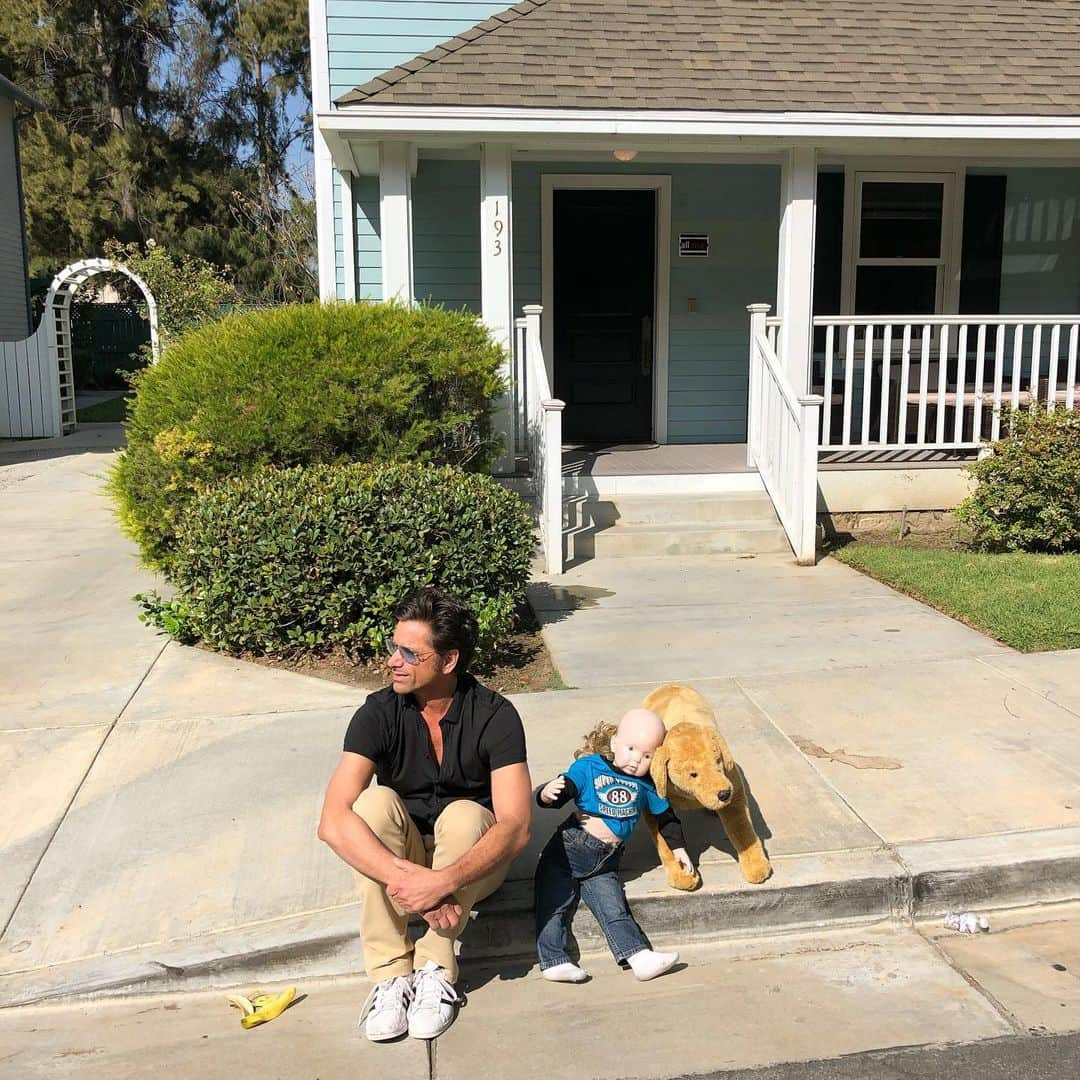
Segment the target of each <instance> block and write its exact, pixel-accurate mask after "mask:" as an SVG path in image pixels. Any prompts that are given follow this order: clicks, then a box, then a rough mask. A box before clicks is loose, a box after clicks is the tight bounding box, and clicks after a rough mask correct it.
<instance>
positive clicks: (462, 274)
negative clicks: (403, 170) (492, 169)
mask: <svg viewBox="0 0 1080 1080" xmlns="http://www.w3.org/2000/svg"><path fill="white" fill-rule="evenodd" d="M412 191H413V273H414V276H415V288H416V299H417V300H422V301H424V302H425V303H432V304H441V305H443V306H444V307H448V308H467V309H468V310H470V311H474V312H476V313H477V314H479V313H480V163H479V162H477V161H425V160H423V159H421V161H420V165H419V168H418V169H417V172H416V178H415V179H414V180H413V187H412Z"/></svg>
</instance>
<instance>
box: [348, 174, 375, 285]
mask: <svg viewBox="0 0 1080 1080" xmlns="http://www.w3.org/2000/svg"><path fill="white" fill-rule="evenodd" d="M352 188H353V201H354V202H355V204H356V215H355V218H356V299H357V300H381V299H382V248H381V244H380V240H379V178H378V177H377V176H354V177H353V182H352Z"/></svg>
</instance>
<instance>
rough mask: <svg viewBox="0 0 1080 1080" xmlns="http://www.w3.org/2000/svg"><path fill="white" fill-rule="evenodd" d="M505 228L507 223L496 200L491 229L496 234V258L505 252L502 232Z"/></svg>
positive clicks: (494, 250) (494, 251)
mask: <svg viewBox="0 0 1080 1080" xmlns="http://www.w3.org/2000/svg"><path fill="white" fill-rule="evenodd" d="M505 228H506V223H505V222H504V221H503V219H502V218H501V217H500V216H499V204H498V203H497V202H496V203H495V218H494V220H493V221H492V223H491V231H492V232H493V233H494V234H495V237H494V245H495V246H494V249H493V254H494V255H495V256H496V258H498V256H500V255H502V253H503V242H502V234H503V230H504V229H505Z"/></svg>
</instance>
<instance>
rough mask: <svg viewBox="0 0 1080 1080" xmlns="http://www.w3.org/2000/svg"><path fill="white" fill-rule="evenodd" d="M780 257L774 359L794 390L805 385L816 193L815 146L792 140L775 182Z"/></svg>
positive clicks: (807, 382)
mask: <svg viewBox="0 0 1080 1080" xmlns="http://www.w3.org/2000/svg"><path fill="white" fill-rule="evenodd" d="M780 197H781V209H782V216H781V219H780V258H779V266H778V271H777V281H776V312H777V314H778V315H779V316H780V318H781V319H782V320H783V321H782V322H781V324H780V338H779V347H780V361H781V363H782V364H783V366H784V370H785V371H786V372H787V374H788V378H789V379H790V380H791V385H792V386H793V387H794V389H795V393H796V394H805V393H807V392H808V391H809V389H810V348H811V344H812V341H813V326H812V319H813V306H814V219H815V202H816V198H817V151H816V150H815V149H814V148H813V147H812V146H795V147H792V148H791V149H790V150H788V152H787V155H786V157H785V160H784V165H783V173H782V179H781V185H780Z"/></svg>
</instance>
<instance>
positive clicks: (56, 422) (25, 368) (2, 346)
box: [0, 310, 74, 439]
mask: <svg viewBox="0 0 1080 1080" xmlns="http://www.w3.org/2000/svg"><path fill="white" fill-rule="evenodd" d="M53 330H54V328H53V320H52V319H51V318H50V317H49V311H48V310H46V312H45V315H44V317H43V318H42V319H41V322H40V323H39V324H38V328H37V330H35V331H34V333H33V334H31V335H30V337H28V338H25V339H24V340H23V341H0V363H2V364H3V368H2V371H0V393H2V394H3V400H2V401H0V438H4V439H43V438H49V437H50V436H54V435H60V434H64V433H66V431H67V430H69V429H66V428H65V427H64V425H63V413H62V410H61V400H62V399H63V398H65V397H66V398H70V400H71V401H74V384H73V381H72V373H71V365H70V356H69V358H68V365H67V368H66V369H65V370H63V371H60V370H58V365H57V362H56V360H55V358H54V354H53V349H52V343H51V335H52V333H53ZM71 418H72V421H71V422H72V426H73V425H74V408H72V410H71Z"/></svg>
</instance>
